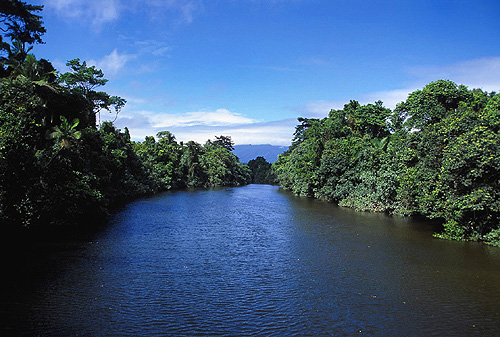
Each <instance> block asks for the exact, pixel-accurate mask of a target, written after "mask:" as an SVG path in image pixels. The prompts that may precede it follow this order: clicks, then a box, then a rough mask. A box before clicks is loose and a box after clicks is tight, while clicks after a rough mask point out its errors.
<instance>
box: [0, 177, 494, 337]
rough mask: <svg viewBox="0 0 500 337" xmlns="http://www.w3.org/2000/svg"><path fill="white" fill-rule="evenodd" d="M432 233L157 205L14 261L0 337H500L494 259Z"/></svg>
mask: <svg viewBox="0 0 500 337" xmlns="http://www.w3.org/2000/svg"><path fill="white" fill-rule="evenodd" d="M432 231H433V228H432V227H431V226H430V225H425V224H422V223H417V222H415V221H409V220H408V219H399V218H396V219H395V218H388V217H386V216H383V215H377V214H365V213H355V212H353V211H350V210H345V209H340V208H337V207H335V206H333V205H331V204H328V203H324V202H318V201H312V200H308V199H300V198H296V197H293V196H291V195H290V194H288V193H284V192H281V191H280V190H279V189H278V188H277V187H273V186H266V185H250V186H246V187H241V188H225V189H220V190H211V191H181V192H173V193H166V194H163V195H159V196H157V197H154V198H150V199H145V200H140V201H137V202H134V203H131V204H129V205H128V206H127V207H125V208H124V209H122V210H121V211H119V212H118V213H117V214H115V215H114V216H113V217H111V218H110V220H109V225H108V226H107V227H106V229H105V230H104V231H102V232H100V233H99V234H97V235H95V236H94V237H93V238H91V239H87V240H83V241H80V242H71V243H65V244H61V243H47V244H45V245H39V246H37V247H33V248H32V250H29V251H28V252H25V253H26V256H27V257H30V258H29V259H26V261H24V262H23V263H24V264H23V265H22V266H20V267H19V266H18V268H17V269H15V270H14V271H13V270H9V271H8V273H6V274H5V275H4V276H3V278H4V280H5V279H8V280H7V281H8V282H7V286H6V287H5V288H4V292H2V298H1V300H2V301H1V311H0V314H1V321H0V322H1V328H2V331H0V332H1V333H2V335H10V334H12V335H41V336H77V335H79V336H138V335H140V336H152V335H162V336H165V335H170V336H206V335H217V336H220V335H225V336H344V335H345V336H352V335H376V336H430V335H434V336H470V335H481V336H485V335H486V336H498V335H500V249H498V248H493V247H488V246H484V245H479V244H474V243H460V242H449V241H442V240H438V239H434V238H433V237H432ZM28 261H29V262H28Z"/></svg>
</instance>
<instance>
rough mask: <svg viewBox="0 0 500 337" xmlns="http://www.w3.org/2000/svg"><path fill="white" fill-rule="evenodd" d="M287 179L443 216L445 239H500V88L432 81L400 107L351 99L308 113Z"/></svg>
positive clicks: (401, 210)
mask: <svg viewBox="0 0 500 337" xmlns="http://www.w3.org/2000/svg"><path fill="white" fill-rule="evenodd" d="M299 122H301V124H300V125H298V126H297V129H296V132H295V138H294V143H293V145H292V147H291V148H290V149H289V151H287V152H286V153H284V154H283V155H281V156H280V157H279V160H278V161H277V162H276V163H275V164H274V170H275V171H276V172H277V174H278V181H279V183H280V184H281V185H282V186H283V187H284V188H286V189H290V190H292V191H293V192H294V193H296V194H298V195H306V196H314V197H316V198H321V199H326V200H330V201H333V202H336V203H338V204H339V205H341V206H347V207H352V208H355V209H357V210H361V211H378V212H387V213H390V214H400V215H415V214H421V215H424V216H427V217H429V218H435V219H441V220H442V222H443V231H442V232H441V233H439V234H437V235H438V236H439V237H442V238H449V239H457V240H479V241H485V242H488V243H492V244H498V238H499V234H498V233H499V230H500V229H499V223H500V180H499V177H500V160H499V158H500V148H499V144H500V142H499V141H500V135H499V130H500V97H499V95H498V94H496V93H486V92H483V91H482V90H479V89H474V90H468V89H467V88H466V87H465V86H462V85H456V84H455V83H453V82H451V81H445V80H440V81H436V82H432V83H430V84H428V85H427V86H425V87H424V88H423V89H422V90H417V91H415V92H413V93H411V94H410V95H409V96H408V99H407V100H406V101H405V102H402V103H400V104H399V105H398V106H397V108H396V109H395V110H394V111H393V112H391V111H390V110H389V109H386V108H384V107H383V106H382V103H381V102H376V103H375V104H368V105H365V106H361V105H360V104H359V103H358V102H356V101H351V102H349V103H348V104H346V105H345V106H344V109H342V110H332V111H331V112H330V114H329V117H328V118H325V119H323V120H312V119H299Z"/></svg>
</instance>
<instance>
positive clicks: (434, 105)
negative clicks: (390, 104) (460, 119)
mask: <svg viewBox="0 0 500 337" xmlns="http://www.w3.org/2000/svg"><path fill="white" fill-rule="evenodd" d="M472 98H473V95H472V93H471V92H470V91H468V90H467V87H466V86H464V85H457V84H455V83H454V82H452V81H448V80H439V81H435V82H431V83H429V84H427V85H426V86H425V87H424V88H423V89H421V90H416V91H414V92H412V93H411V94H410V95H409V96H408V99H407V100H406V101H405V102H402V103H400V104H398V105H397V107H396V112H397V113H398V114H399V115H400V116H401V119H403V120H406V123H405V124H406V127H407V129H408V130H411V129H422V128H423V127H425V126H427V125H429V124H433V123H436V122H439V121H440V120H442V119H443V118H444V117H446V115H447V114H448V113H450V112H453V111H456V109H457V108H458V106H459V104H460V102H470V101H472Z"/></svg>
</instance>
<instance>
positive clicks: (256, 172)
mask: <svg viewBox="0 0 500 337" xmlns="http://www.w3.org/2000/svg"><path fill="white" fill-rule="evenodd" d="M248 168H249V169H250V171H251V172H252V183H255V184H274V183H276V176H275V175H274V172H273V169H272V165H271V164H270V163H268V162H267V160H266V159H265V158H264V157H261V156H258V157H257V158H255V159H252V160H250V161H249V162H248Z"/></svg>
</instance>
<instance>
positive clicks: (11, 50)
mask: <svg viewBox="0 0 500 337" xmlns="http://www.w3.org/2000/svg"><path fill="white" fill-rule="evenodd" d="M42 9H43V6H37V5H29V4H26V3H25V2H23V1H19V0H2V1H1V2H0V31H2V36H0V52H3V53H4V54H7V58H8V57H12V56H15V57H16V59H17V60H18V61H23V60H24V59H25V57H26V55H27V54H28V49H27V45H31V44H34V43H43V41H42V35H43V34H44V33H45V28H44V27H43V22H42V20H41V19H42V17H41V16H39V15H37V14H35V13H36V12H40V11H41V10H42ZM5 38H7V41H6V40H5ZM9 40H10V43H11V45H9V43H8V42H9ZM16 43H17V44H16ZM5 60H6V58H5V57H3V58H1V59H0V62H1V63H2V64H3V62H5Z"/></svg>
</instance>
